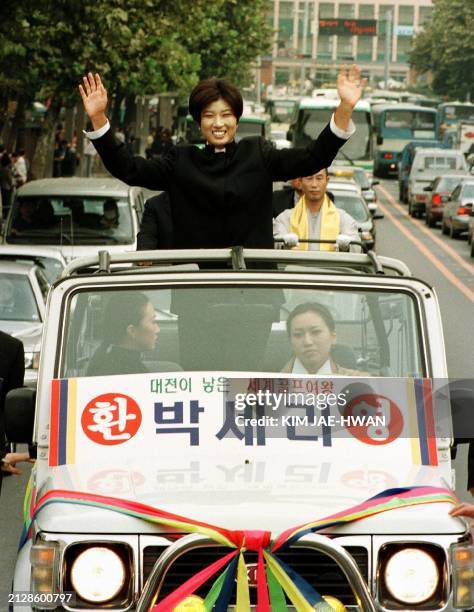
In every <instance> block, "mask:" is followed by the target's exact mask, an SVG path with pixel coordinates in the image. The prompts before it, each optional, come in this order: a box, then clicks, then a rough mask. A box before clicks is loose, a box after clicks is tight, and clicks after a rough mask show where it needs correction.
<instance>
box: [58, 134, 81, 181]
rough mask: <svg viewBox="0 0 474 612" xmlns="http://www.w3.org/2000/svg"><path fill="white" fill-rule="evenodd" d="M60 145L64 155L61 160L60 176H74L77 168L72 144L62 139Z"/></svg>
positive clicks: (76, 159) (75, 154)
mask: <svg viewBox="0 0 474 612" xmlns="http://www.w3.org/2000/svg"><path fill="white" fill-rule="evenodd" d="M61 146H62V148H63V149H64V155H63V158H62V161H61V176H74V175H75V174H76V168H77V162H78V158H77V153H76V149H74V148H73V147H72V144H71V143H70V142H69V141H67V140H63V141H62V142H61Z"/></svg>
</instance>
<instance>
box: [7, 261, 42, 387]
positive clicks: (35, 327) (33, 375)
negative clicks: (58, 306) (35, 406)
mask: <svg viewBox="0 0 474 612" xmlns="http://www.w3.org/2000/svg"><path fill="white" fill-rule="evenodd" d="M49 287H50V285H49V283H48V280H47V278H46V276H45V275H44V273H43V271H42V270H41V268H40V267H39V266H36V265H34V264H31V263H17V262H13V261H0V330H2V331H3V332H5V333H7V334H10V335H12V336H15V338H18V339H19V340H21V341H22V342H23V346H24V349H25V385H27V386H31V387H35V386H36V381H37V375H38V364H39V356H40V347H41V334H42V332H43V324H44V320H45V304H46V298H47V295H48V291H49Z"/></svg>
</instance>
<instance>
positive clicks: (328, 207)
mask: <svg viewBox="0 0 474 612" xmlns="http://www.w3.org/2000/svg"><path fill="white" fill-rule="evenodd" d="M320 213H321V231H320V235H319V236H309V223H308V215H307V207H306V199H305V196H301V198H300V199H299V200H298V203H297V204H296V206H295V207H294V208H293V210H292V211H291V215H290V232H292V233H293V234H296V235H297V236H298V238H300V239H301V240H308V238H314V239H319V240H336V237H337V236H338V234H339V228H340V224H341V220H340V217H339V211H338V210H337V208H336V206H335V205H334V203H333V202H331V200H330V199H329V198H328V196H327V194H324V200H323V204H322V206H321V211H320ZM319 248H320V250H321V251H334V250H335V245H334V244H320V245H319ZM295 249H296V250H300V251H307V250H308V249H309V244H308V243H303V244H301V243H300V244H299V245H298V246H297V247H295Z"/></svg>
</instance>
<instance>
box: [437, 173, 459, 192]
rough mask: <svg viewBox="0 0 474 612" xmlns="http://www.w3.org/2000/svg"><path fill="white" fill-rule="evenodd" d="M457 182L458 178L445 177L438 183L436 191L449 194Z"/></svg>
mask: <svg viewBox="0 0 474 612" xmlns="http://www.w3.org/2000/svg"><path fill="white" fill-rule="evenodd" d="M459 181H460V177H459V176H445V177H443V178H442V179H441V180H440V182H439V183H438V186H437V187H436V190H437V191H448V192H451V191H453V189H454V188H455V187H456V185H457V184H458V183H459Z"/></svg>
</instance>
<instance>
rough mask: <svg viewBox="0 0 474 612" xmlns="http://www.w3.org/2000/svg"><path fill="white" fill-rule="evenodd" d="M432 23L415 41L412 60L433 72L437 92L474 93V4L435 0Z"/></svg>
mask: <svg viewBox="0 0 474 612" xmlns="http://www.w3.org/2000/svg"><path fill="white" fill-rule="evenodd" d="M433 5H434V7H433V17H432V20H431V23H430V24H429V25H428V26H427V27H426V29H425V30H423V31H422V32H421V33H420V34H419V35H418V36H417V37H416V38H415V41H414V46H413V50H412V53H411V58H410V63H411V65H412V66H413V67H414V68H415V69H416V70H418V72H420V73H422V74H423V73H426V72H428V71H431V73H432V75H433V83H432V87H433V91H434V92H435V93H437V94H439V95H445V96H449V98H451V99H454V98H459V99H461V100H464V99H466V98H467V97H468V96H471V97H472V96H473V94H474V38H473V36H472V32H473V31H474V3H473V2H466V1H465V0H433Z"/></svg>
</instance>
